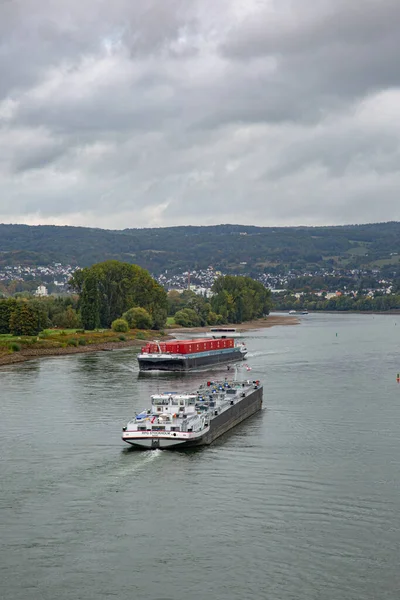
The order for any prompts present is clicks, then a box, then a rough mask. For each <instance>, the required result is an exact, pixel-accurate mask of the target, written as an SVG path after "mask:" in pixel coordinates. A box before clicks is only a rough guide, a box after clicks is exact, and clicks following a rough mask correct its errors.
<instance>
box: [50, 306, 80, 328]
mask: <svg viewBox="0 0 400 600" xmlns="http://www.w3.org/2000/svg"><path fill="white" fill-rule="evenodd" d="M53 324H54V325H56V326H57V327H62V328H63V329H78V328H79V327H81V325H82V323H81V320H80V318H79V315H78V313H77V311H76V310H75V309H74V308H72V306H68V308H67V309H65V310H63V311H62V312H59V313H57V315H56V318H55V319H54V320H53Z"/></svg>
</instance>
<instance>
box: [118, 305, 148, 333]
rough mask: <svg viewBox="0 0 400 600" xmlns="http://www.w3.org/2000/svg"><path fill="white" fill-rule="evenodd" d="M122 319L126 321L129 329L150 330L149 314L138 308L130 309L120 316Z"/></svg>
mask: <svg viewBox="0 0 400 600" xmlns="http://www.w3.org/2000/svg"><path fill="white" fill-rule="evenodd" d="M122 318H123V319H125V321H127V323H128V325H129V328H130V329H151V327H152V325H153V319H152V316H151V315H150V313H148V312H147V310H146V309H145V308H141V307H140V306H137V307H135V308H130V309H129V310H127V311H126V312H125V313H124V314H123V315H122Z"/></svg>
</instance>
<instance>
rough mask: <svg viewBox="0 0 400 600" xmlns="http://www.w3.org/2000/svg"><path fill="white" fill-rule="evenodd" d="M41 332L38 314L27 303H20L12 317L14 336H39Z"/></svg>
mask: <svg viewBox="0 0 400 600" xmlns="http://www.w3.org/2000/svg"><path fill="white" fill-rule="evenodd" d="M39 331H40V326H39V322H38V314H37V312H36V311H35V310H34V309H33V308H32V307H31V306H29V304H28V303H27V302H18V303H17V305H16V307H15V309H14V310H13V312H12V313H11V316H10V333H11V334H12V335H37V334H38V333H39Z"/></svg>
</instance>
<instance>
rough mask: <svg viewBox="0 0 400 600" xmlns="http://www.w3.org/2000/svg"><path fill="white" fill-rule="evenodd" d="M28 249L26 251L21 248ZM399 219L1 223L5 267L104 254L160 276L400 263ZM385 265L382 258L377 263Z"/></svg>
mask: <svg viewBox="0 0 400 600" xmlns="http://www.w3.org/2000/svg"><path fill="white" fill-rule="evenodd" d="M22 249H23V250H22ZM399 255H400V223H397V222H392V223H372V224H366V225H346V226H338V227H253V226H244V225H216V226H210V227H200V226H199V227H197V226H184V227H165V228H157V229H125V230H124V231H109V230H107V231H106V230H101V229H90V228H85V227H56V226H49V225H44V226H35V227H33V226H28V225H1V224H0V266H1V265H18V264H35V265H39V264H50V263H52V262H61V263H62V264H71V265H82V266H87V265H91V264H93V263H97V262H100V261H105V260H107V259H117V260H119V261H125V262H130V263H136V264H138V265H140V266H141V267H143V268H146V269H148V270H149V271H150V272H151V273H154V274H155V275H158V274H160V273H162V272H164V271H165V269H168V271H169V272H182V271H186V270H187V269H190V270H194V269H204V268H207V267H208V266H209V265H213V266H214V267H215V268H219V269H221V270H222V271H224V272H229V273H243V274H244V273H245V274H247V275H250V274H251V273H252V272H254V273H260V272H263V271H265V272H287V270H288V269H291V270H297V271H299V270H301V271H303V270H308V269H313V270H318V269H320V268H327V267H335V268H346V269H348V268H359V267H362V268H375V266H376V261H382V260H384V261H385V262H386V261H389V263H390V264H388V265H387V268H388V269H391V270H393V271H395V270H396V269H398V265H399V260H398V258H399ZM380 264H383V263H380Z"/></svg>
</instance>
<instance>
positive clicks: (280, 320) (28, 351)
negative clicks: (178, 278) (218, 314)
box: [0, 315, 299, 366]
mask: <svg viewBox="0 0 400 600" xmlns="http://www.w3.org/2000/svg"><path fill="white" fill-rule="evenodd" d="M297 323H299V320H298V319H297V318H296V317H293V316H292V315H290V316H282V315H270V316H268V317H266V318H265V319H257V320H255V321H249V322H247V323H241V324H240V325H226V327H235V329H236V330H237V331H248V330H251V329H264V328H267V327H274V326H277V325H296V324H297ZM206 331H209V327H193V328H186V327H181V328H174V329H168V330H167V331H166V332H165V336H163V339H167V338H171V337H175V335H176V334H179V333H186V334H187V333H196V334H198V333H202V332H204V333H205V332H206ZM158 336H159V337H160V335H159V334H158ZM154 337H157V333H156V332H154ZM144 343H145V341H144V340H142V339H131V340H125V341H114V342H107V341H106V342H99V343H94V344H93V343H91V344H88V345H78V346H66V347H65V348H60V347H58V348H55V347H49V348H35V346H34V345H33V346H30V347H22V348H21V350H19V351H18V352H9V353H4V354H0V366H5V365H12V364H16V363H22V362H25V361H27V360H33V359H36V358H41V357H46V356H66V355H70V354H84V353H87V352H101V351H112V350H120V349H123V348H129V347H136V348H137V349H139V348H141V347H142V346H143V344H144Z"/></svg>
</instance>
